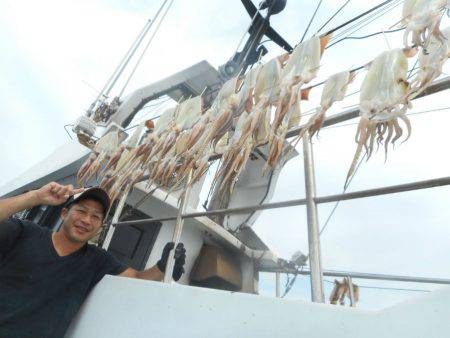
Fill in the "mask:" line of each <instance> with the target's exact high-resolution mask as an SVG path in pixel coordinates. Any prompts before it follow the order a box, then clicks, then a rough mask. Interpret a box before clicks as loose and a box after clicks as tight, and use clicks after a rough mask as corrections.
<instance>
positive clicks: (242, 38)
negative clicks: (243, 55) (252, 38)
mask: <svg viewBox="0 0 450 338" xmlns="http://www.w3.org/2000/svg"><path fill="white" fill-rule="evenodd" d="M262 4H263V3H262V2H261V3H260V4H259V6H258V8H257V9H256V12H255V15H253V18H252V21H251V22H250V25H249V26H248V27H247V29H246V30H245V32H244V35H242V37H241V39H240V40H239V43H238V45H237V47H236V50H235V52H234V54H233V55H235V54H236V53H237V52H238V50H239V48H240V47H241V45H242V42H244V38H245V36H246V35H247V33H248V31H249V30H250V28H251V27H252V25H253V23H254V21H255V19H256V17H257V16H258V14H259V11H260V10H261V6H262Z"/></svg>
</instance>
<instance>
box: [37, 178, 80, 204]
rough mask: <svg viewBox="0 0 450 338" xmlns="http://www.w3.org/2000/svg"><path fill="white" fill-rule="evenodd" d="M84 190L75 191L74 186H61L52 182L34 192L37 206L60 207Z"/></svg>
mask: <svg viewBox="0 0 450 338" xmlns="http://www.w3.org/2000/svg"><path fill="white" fill-rule="evenodd" d="M83 190H84V188H80V189H74V187H73V185H71V184H69V185H61V184H59V183H56V182H51V183H48V184H46V185H44V186H43V187H42V188H40V189H38V190H34V194H35V196H36V199H37V204H45V205H60V204H63V203H65V202H66V201H67V200H68V199H69V197H70V196H73V195H75V194H78V193H80V192H82V191H83Z"/></svg>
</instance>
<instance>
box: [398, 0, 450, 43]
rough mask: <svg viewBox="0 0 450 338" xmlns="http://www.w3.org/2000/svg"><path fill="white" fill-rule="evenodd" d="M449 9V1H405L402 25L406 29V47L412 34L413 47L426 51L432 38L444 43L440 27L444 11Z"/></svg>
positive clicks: (404, 40) (404, 39)
mask: <svg viewBox="0 0 450 338" xmlns="http://www.w3.org/2000/svg"><path fill="white" fill-rule="evenodd" d="M449 7H450V1H448V0H405V3H404V5H403V17H402V24H403V25H404V26H405V27H406V30H405V33H404V36H403V42H404V45H405V47H408V46H409V36H410V35H411V33H412V43H413V45H415V46H421V47H423V48H425V49H427V47H428V43H429V41H430V38H431V37H432V36H434V37H435V38H437V39H439V40H441V41H442V39H443V36H442V33H441V31H440V30H439V25H440V23H441V19H442V15H443V12H444V10H445V9H448V8H449Z"/></svg>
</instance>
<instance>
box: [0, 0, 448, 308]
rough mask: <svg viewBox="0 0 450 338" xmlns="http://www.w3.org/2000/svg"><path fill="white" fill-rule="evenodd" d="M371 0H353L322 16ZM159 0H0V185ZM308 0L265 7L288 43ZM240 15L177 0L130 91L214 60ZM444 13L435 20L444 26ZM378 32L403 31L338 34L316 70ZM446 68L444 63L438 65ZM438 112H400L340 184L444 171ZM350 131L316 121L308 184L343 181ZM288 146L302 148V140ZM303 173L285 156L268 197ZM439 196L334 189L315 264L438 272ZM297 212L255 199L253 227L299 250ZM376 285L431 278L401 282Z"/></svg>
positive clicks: (290, 189) (333, 67)
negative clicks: (277, 10) (379, 148)
mask: <svg viewBox="0 0 450 338" xmlns="http://www.w3.org/2000/svg"><path fill="white" fill-rule="evenodd" d="M341 2H342V3H343V1H339V2H336V1H331V0H328V1H324V2H323V5H322V8H321V9H320V11H319V13H318V16H317V18H316V20H315V21H314V23H313V25H312V27H311V30H310V34H312V33H314V32H316V31H317V28H318V27H319V26H320V25H321V24H322V23H324V22H325V21H326V20H327V19H328V18H329V17H330V16H331V14H332V13H333V11H334V10H336V9H337V8H338V6H339V5H340V4H341ZM380 2H381V1H380V0H377V1H376V0H370V1H364V2H361V1H352V2H351V3H350V4H349V6H348V7H347V8H346V9H345V10H344V11H343V12H342V13H341V14H340V15H339V16H337V17H336V18H335V19H334V20H333V22H332V23H331V24H330V25H329V27H334V26H336V25H338V24H339V23H341V22H343V21H345V19H347V18H350V17H352V16H354V15H356V14H358V13H360V12H362V11H364V10H366V9H368V8H369V7H371V6H374V5H376V4H378V3H380ZM159 4H160V2H159V1H158V2H156V1H151V2H150V1H139V0H135V1H119V0H116V1H112V0H111V1H106V0H104V1H87V0H84V1H69V0H59V1H51V0H41V1H38V2H35V1H20V0H14V1H10V0H4V1H2V2H1V3H0V43H1V47H2V48H1V49H2V53H1V54H2V55H1V57H0V72H1V74H2V76H1V78H0V111H1V114H2V123H1V124H0V133H1V135H2V140H1V143H0V144H1V146H2V159H3V161H2V163H4V165H3V166H2V168H1V169H0V173H1V175H0V186H2V185H4V184H5V183H7V182H8V181H10V180H11V179H13V178H14V177H16V176H17V175H18V174H19V173H20V172H23V171H24V170H26V169H27V168H29V167H30V166H32V165H33V164H35V163H37V162H38V161H40V160H41V159H42V158H44V157H46V156H47V155H49V154H50V153H52V152H53V151H54V150H55V149H56V148H57V147H59V146H60V145H62V144H63V143H64V142H66V141H67V140H68V138H69V136H68V135H67V133H66V132H65V131H64V128H63V126H64V125H66V124H70V123H73V122H74V120H75V119H76V118H77V117H78V116H80V115H81V114H82V113H83V111H84V110H85V109H86V108H87V107H88V106H89V104H90V103H91V102H92V100H93V99H94V98H95V96H96V91H95V90H94V89H92V88H91V87H93V88H96V89H101V87H102V86H103V84H104V82H105V81H106V79H107V78H108V77H109V75H110V73H111V72H112V70H113V69H114V68H115V66H116V65H117V63H118V62H119V60H120V59H121V58H122V56H123V54H124V53H125V51H126V50H127V49H128V47H129V45H130V44H131V42H132V41H133V40H134V38H135V36H136V35H137V33H138V32H139V31H140V30H141V29H142V27H143V25H144V23H145V21H146V20H147V19H148V18H149V17H151V16H153V15H154V13H155V12H156V10H157V7H158V6H159ZM315 5H316V2H315V1H314V2H313V1H294V0H290V1H288V5H287V8H286V10H285V11H284V12H283V13H281V14H279V15H278V16H275V17H273V19H272V25H273V27H275V28H276V29H277V30H278V31H279V32H280V33H281V34H282V35H283V36H284V37H285V38H286V39H287V40H288V41H289V42H290V43H291V44H293V45H295V44H296V43H297V42H298V41H299V40H300V37H301V36H302V34H303V32H304V29H305V27H306V24H307V21H308V20H309V18H310V16H311V14H312V12H313V10H314V7H315ZM399 18H400V7H398V8H397V9H396V10H394V11H392V12H391V13H389V14H388V15H386V16H384V17H383V18H381V19H378V20H375V21H373V22H372V23H370V24H369V25H368V26H367V27H366V28H364V29H362V30H361V31H360V32H357V33H356V34H355V35H356V36H359V35H364V34H368V33H373V32H377V31H380V30H388V29H389V27H390V26H391V25H392V24H394V23H395V22H397V21H398V20H399ZM249 22H250V18H249V17H248V15H247V14H246V13H245V11H244V9H243V7H242V5H241V4H240V1H238V0H235V1H218V0H216V1H206V0H194V1H181V0H175V2H174V6H173V9H172V10H171V12H170V13H169V15H168V17H167V19H166V21H165V22H164V23H163V25H162V27H161V30H160V32H159V34H158V35H157V37H156V39H155V41H154V43H153V44H152V46H151V47H150V50H149V52H148V54H147V55H146V57H145V59H144V61H143V63H142V64H141V66H140V68H139V71H138V72H137V74H136V75H135V77H134V78H133V80H132V81H131V83H130V85H129V87H128V90H129V91H132V90H133V89H135V88H138V87H140V86H142V85H145V84H148V83H151V82H153V81H155V80H158V79H160V78H163V77H166V76H168V75H170V74H172V73H174V72H176V71H179V70H181V69H183V68H185V67H188V66H190V65H192V64H193V63H196V62H199V61H200V60H203V59H206V60H208V61H209V62H210V63H211V64H212V65H214V66H216V67H217V66H219V65H221V64H223V63H225V62H226V61H227V60H228V58H230V57H231V56H232V54H233V53H234V51H235V49H236V47H237V43H238V42H239V40H240V38H241V37H242V35H243V33H244V31H245V29H246V28H247V26H248V24H249ZM447 24H448V22H447V20H445V22H444V23H443V27H445V26H446V25H447ZM386 40H388V42H389V45H390V46H391V47H392V48H396V47H401V44H402V33H395V34H389V35H388V36H386V37H383V35H379V36H377V37H373V38H370V39H366V40H361V41H359V40H358V41H355V40H349V41H345V42H342V43H341V44H339V45H337V46H335V47H332V48H330V49H329V50H327V51H326V53H325V55H324V57H323V59H322V64H323V66H322V68H321V69H320V72H319V75H318V78H317V79H316V80H315V81H314V82H318V81H320V80H323V79H325V78H326V77H327V76H329V75H331V74H333V73H336V72H339V71H342V70H345V69H350V68H353V67H355V66H360V65H363V64H365V63H367V62H368V61H370V60H372V59H373V58H374V57H376V56H377V55H378V54H379V53H380V52H382V51H384V50H386V49H388V48H389V47H388V43H387V41H386ZM266 46H267V47H268V48H269V49H270V51H271V53H270V55H269V56H268V57H266V59H265V60H268V59H269V58H270V57H271V56H275V55H278V54H280V53H281V50H280V49H279V48H277V47H275V46H274V45H273V44H271V43H268V44H267V45H266ZM412 63H413V61H410V64H411V65H412ZM445 71H446V72H448V67H447V68H446V70H445ZM363 78H364V74H363V73H361V74H360V75H358V77H357V80H356V81H355V82H354V84H353V85H352V86H351V88H349V91H348V92H349V93H351V92H354V91H356V90H358V88H359V85H360V83H361V81H362V79H363ZM120 87H121V86H120V85H119V86H118V88H120ZM320 94H321V90H320V89H317V90H315V91H313V92H312V97H311V100H310V102H305V103H304V105H303V106H304V108H303V109H304V111H307V110H308V109H310V108H313V107H315V106H316V105H317V103H318V100H319V98H320ZM447 95H448V93H442V94H438V95H433V96H432V97H429V98H427V99H421V100H418V101H416V102H414V108H413V109H412V110H411V112H418V111H423V110H430V109H435V108H442V107H447V106H448V99H446V96H447ZM357 102H358V95H353V96H351V97H349V98H348V99H346V100H345V101H344V102H342V103H338V104H336V105H335V106H334V107H333V108H332V110H331V111H330V112H329V113H330V114H331V113H336V112H339V111H342V110H343V109H345V107H346V106H349V105H352V104H355V103H357ZM449 113H450V112H449V111H448V110H443V111H437V112H433V113H427V114H421V115H415V116H411V121H412V125H413V134H412V137H411V139H410V140H409V141H408V142H406V143H405V144H402V145H399V146H398V147H396V148H395V149H394V150H393V149H390V151H389V156H388V161H387V163H384V156H383V154H382V152H380V153H377V154H375V156H373V158H372V159H371V160H370V161H369V162H367V163H363V165H362V166H361V168H360V170H359V171H358V173H357V175H356V176H355V179H354V181H353V182H352V185H351V187H350V189H349V190H350V191H352V190H361V189H368V188H375V187H381V186H386V185H390V184H399V183H406V182H413V181H416V180H424V179H429V178H437V177H443V176H448V174H449V159H448V155H447V153H448V151H447V148H448V145H449V142H448V138H447V126H448V124H449V122H450V118H449ZM352 122H356V121H352ZM355 130H356V126H355V125H349V126H343V127H338V128H329V129H325V130H323V131H322V132H321V133H320V138H319V139H316V140H315V141H314V151H315V162H316V176H317V177H316V181H317V190H318V194H319V195H329V194H335V193H339V192H341V191H342V187H343V183H344V180H345V175H346V172H347V170H348V167H349V165H350V162H351V159H352V157H353V153H354V151H355V148H356V145H355V143H354V140H353V139H354V134H355ZM298 150H299V152H300V153H301V146H300V147H299V148H298ZM5 164H6V165H5ZM303 179H304V178H303V166H302V158H301V156H298V157H297V158H295V159H294V160H292V161H290V162H289V163H288V164H287V165H286V167H285V168H284V169H283V172H282V174H281V177H280V179H279V182H278V186H277V189H276V192H275V195H274V198H273V200H274V201H281V200H288V199H294V198H302V197H303V196H304V183H303ZM448 201H449V189H448V187H444V188H436V189H430V190H425V191H419V192H411V193H403V194H396V195H391V196H383V197H377V198H372V199H362V200H355V201H349V202H343V203H342V204H341V205H340V206H339V207H338V209H337V211H336V213H335V215H334V217H333V218H332V220H331V222H330V223H329V225H328V228H327V230H326V231H325V232H324V234H323V236H322V258H323V266H324V267H325V268H326V269H342V270H353V271H361V272H377V273H391V274H399V275H417V276H429V277H441V278H450V265H449V264H448V257H450V245H448V244H449V243H448V242H449V240H448V239H449V238H450V228H449V221H448V219H449V218H450V211H449V208H448V207H447V204H448ZM332 207H333V205H332V204H330V205H328V204H327V205H321V206H320V208H319V215H320V216H319V217H320V221H321V224H323V222H324V221H325V219H326V217H327V216H328V213H329V212H330V210H331V208H332ZM305 223H306V212H305V208H304V207H297V208H288V209H278V210H272V211H265V212H264V213H263V214H262V216H261V217H260V219H259V220H258V222H257V224H256V225H255V229H256V231H257V232H258V234H260V236H261V237H262V238H264V239H265V241H266V242H267V243H268V244H269V245H270V246H271V247H272V248H273V250H274V251H275V252H277V253H278V254H279V255H280V256H282V257H286V258H289V257H290V256H291V255H292V253H294V252H295V251H296V250H299V249H300V250H302V251H303V252H307V231H306V224H305ZM358 282H360V284H362V285H373V284H374V283H371V282H368V281H358ZM272 284H273V280H272V279H270V280H269V279H268V277H266V276H263V277H262V282H261V286H262V293H272V292H274V291H273V288H272V286H273V285H272ZM376 285H381V283H379V282H377V283H376ZM382 285H383V286H394V287H412V288H420V289H431V288H432V286H429V285H425V286H424V285H404V284H399V283H384V284H382ZM327 290H328V289H327ZM416 294H417V292H400V291H398V292H393V291H374V290H368V289H363V290H362V302H361V305H362V306H363V307H367V308H376V307H379V306H386V305H389V304H392V303H395V302H397V301H399V300H402V299H405V298H408V297H411V296H414V295H416ZM290 296H291V297H292V298H305V299H306V297H307V296H308V291H307V281H306V279H305V278H304V277H303V278H302V279H301V280H300V281H299V283H298V284H297V285H296V287H295V288H294V289H293V291H292V293H291V295H290ZM380 299H381V300H380ZM374 304H375V305H374Z"/></svg>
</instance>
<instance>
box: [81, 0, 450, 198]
mask: <svg viewBox="0 0 450 338" xmlns="http://www.w3.org/2000/svg"><path fill="white" fill-rule="evenodd" d="M449 7H450V4H448V3H447V1H445V0H407V1H405V3H404V7H403V13H402V19H401V21H400V25H401V26H402V27H404V28H406V29H405V34H404V46H403V48H399V49H392V50H389V51H386V52H383V53H381V54H380V55H379V56H377V57H376V58H375V59H374V60H373V61H372V62H370V63H369V64H367V65H366V67H365V68H366V69H367V74H366V76H365V79H364V80H363V83H362V87H361V92H360V102H359V105H360V121H359V124H358V127H357V132H356V137H355V141H356V143H357V146H356V152H355V155H354V158H353V161H352V163H351V165H350V168H349V170H348V174H347V179H346V182H345V185H347V183H348V180H349V178H350V177H351V176H352V174H353V172H354V170H355V167H356V164H357V162H358V159H359V158H360V156H361V153H362V151H363V149H364V150H365V151H366V153H367V157H368V158H370V156H371V155H372V153H373V150H374V146H375V145H377V146H383V147H384V149H385V153H386V155H387V151H388V146H389V144H394V143H395V142H397V141H398V140H399V139H401V138H402V136H403V134H404V130H405V127H406V136H405V137H404V140H403V142H404V141H406V140H407V139H408V138H409V137H410V134H411V123H410V121H409V119H408V117H407V116H406V115H405V114H406V112H407V110H408V109H409V108H411V103H410V101H411V99H412V98H414V97H415V96H417V95H419V94H420V93H421V92H422V91H423V90H425V89H426V88H427V86H429V85H430V84H431V83H432V82H433V81H434V80H435V79H436V78H437V77H439V76H440V75H441V74H442V67H443V65H444V63H445V62H446V61H447V59H448V57H449V53H450V42H449V41H450V40H449V38H450V29H445V30H441V29H440V22H441V18H442V15H443V13H444V12H445V11H446V10H447V9H448V8H449ZM330 38H331V36H314V37H312V38H311V39H309V40H307V41H305V42H303V43H301V44H299V45H298V46H297V47H296V48H295V49H294V51H293V52H292V54H284V55H281V56H279V57H277V58H274V59H272V60H270V61H269V62H267V63H265V64H261V65H259V66H257V67H255V68H253V69H251V70H250V71H249V72H248V73H247V74H246V75H245V76H242V77H235V78H232V79H231V80H229V81H227V82H226V83H225V84H224V85H223V87H222V88H221V90H220V91H219V93H218V95H217V97H216V99H215V100H214V102H213V103H212V105H211V106H210V107H204V102H203V98H202V96H201V95H200V96H198V97H194V98H189V99H187V100H185V101H183V102H181V103H179V104H178V105H177V106H176V107H174V108H170V109H168V110H166V111H164V112H163V113H162V114H161V117H160V118H159V119H158V120H157V121H156V123H155V125H152V124H148V123H147V124H145V123H143V124H142V125H140V126H139V127H138V128H136V130H135V131H134V133H133V134H132V135H131V136H130V137H129V138H128V139H127V140H125V141H124V142H122V143H120V144H119V136H118V131H117V130H116V131H111V132H109V133H107V134H105V135H104V136H103V137H102V138H100V139H99V140H98V141H97V143H96V144H95V146H94V147H93V149H92V153H91V154H90V156H89V157H88V159H87V160H86V162H85V163H84V164H83V165H82V166H81V167H80V169H79V171H78V174H77V180H78V183H79V184H80V185H83V184H84V183H85V182H87V181H88V180H89V179H91V178H92V177H93V176H94V175H96V176H97V177H98V178H99V179H100V185H101V186H102V187H103V188H105V189H107V190H108V192H109V194H110V196H111V199H112V200H113V201H114V200H116V199H118V198H119V197H120V196H121V194H123V193H124V192H127V193H128V191H129V190H130V188H131V187H132V186H133V185H134V184H135V183H137V182H140V181H142V180H143V179H144V178H145V179H146V180H147V183H148V186H149V187H150V186H156V187H161V188H164V189H166V190H168V191H169V193H170V192H171V191H173V190H176V189H181V188H185V189H186V188H187V187H186V185H187V184H186V177H188V176H191V180H190V181H189V184H190V185H192V184H195V183H196V182H198V181H199V180H200V178H201V177H202V176H203V175H204V174H205V172H206V170H207V169H208V168H209V165H210V158H211V156H213V155H217V154H221V155H222V156H221V159H220V164H219V169H218V170H217V173H216V175H215V176H214V179H213V185H214V186H215V187H216V188H217V189H218V191H219V192H221V193H223V196H224V198H225V196H226V195H228V196H229V195H230V194H231V193H232V191H233V188H234V186H235V184H236V182H237V181H238V179H239V175H240V173H241V172H242V171H243V170H244V168H245V166H246V163H247V161H248V159H249V157H250V155H251V153H252V151H253V150H254V149H255V148H256V147H258V146H260V145H262V144H267V146H268V156H267V160H266V164H265V166H264V169H263V172H267V171H273V170H275V169H276V168H277V165H279V163H280V159H281V158H282V157H283V155H284V154H286V152H288V151H290V150H291V149H292V146H291V145H289V144H287V143H285V139H286V135H287V133H288V131H289V130H290V129H292V128H295V127H298V125H299V123H300V119H301V117H302V113H301V101H302V100H308V96H309V91H310V88H311V87H310V88H307V87H305V86H306V85H307V84H308V83H310V82H311V80H313V79H314V78H315V77H316V76H317V73H318V71H319V69H320V61H321V58H322V55H323V54H324V51H325V47H326V46H327V43H328V42H329V40H330ZM417 53H420V54H419V56H418V67H419V70H418V72H417V74H416V75H415V76H414V77H413V79H412V80H411V81H410V82H409V81H408V59H409V58H411V57H413V56H415V55H417ZM355 75H356V72H354V71H343V72H341V73H338V74H335V75H333V76H331V77H330V78H329V79H328V80H327V81H326V82H325V84H324V87H323V92H322V97H321V101H320V107H319V108H318V109H317V112H315V114H314V115H313V116H312V117H311V118H310V119H309V121H308V122H307V123H306V125H305V126H304V128H302V130H301V132H300V134H299V135H298V140H299V139H301V137H302V136H303V134H304V133H305V132H308V135H309V136H310V137H313V136H314V135H315V134H316V133H317V132H318V131H319V130H320V128H321V127H322V123H323V121H324V119H325V117H326V113H327V111H328V110H329V108H330V107H331V106H332V105H333V104H334V103H335V102H337V101H341V100H343V99H344V97H345V94H346V91H347V87H348V85H349V84H350V83H351V82H352V81H353V79H354V78H355ZM206 108H207V109H206ZM273 111H274V114H272V112H273ZM189 174H190V175H189Z"/></svg>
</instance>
